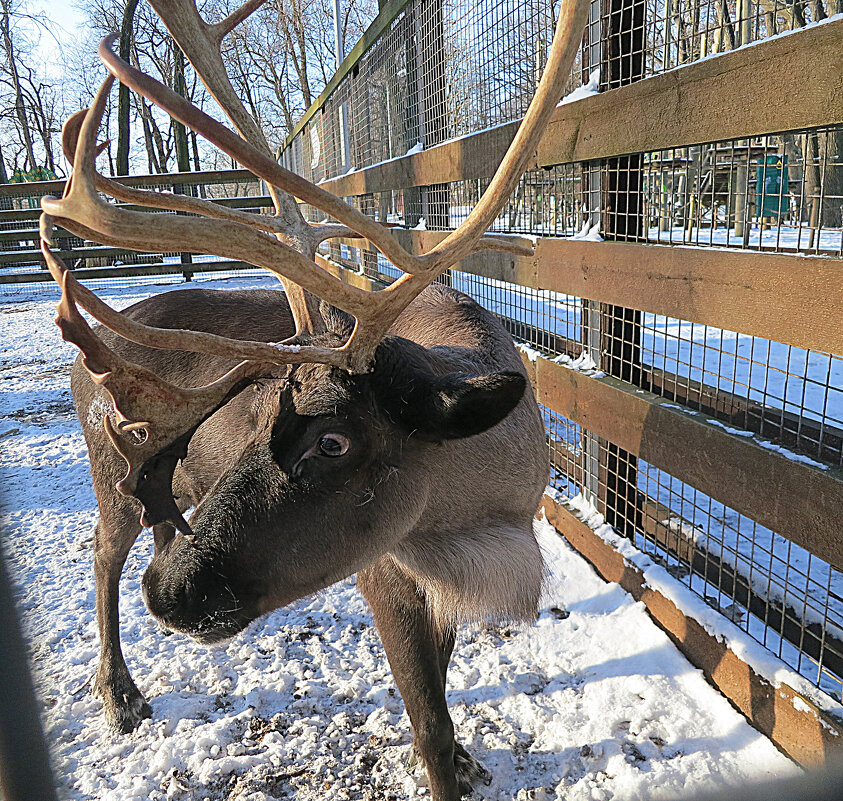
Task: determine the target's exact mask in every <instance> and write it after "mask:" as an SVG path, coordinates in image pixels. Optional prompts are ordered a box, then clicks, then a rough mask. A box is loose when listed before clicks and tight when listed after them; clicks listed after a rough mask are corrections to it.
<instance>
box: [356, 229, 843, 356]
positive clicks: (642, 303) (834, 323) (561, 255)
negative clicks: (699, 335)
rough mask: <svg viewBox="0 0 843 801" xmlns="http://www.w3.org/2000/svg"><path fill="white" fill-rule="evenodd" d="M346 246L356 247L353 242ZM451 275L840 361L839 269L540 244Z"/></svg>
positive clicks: (414, 241)
mask: <svg viewBox="0 0 843 801" xmlns="http://www.w3.org/2000/svg"><path fill="white" fill-rule="evenodd" d="M449 233H450V232H449V231H407V230H404V229H400V228H395V229H392V234H393V235H394V236H395V237H397V238H398V240H399V241H400V242H401V244H402V245H403V246H404V247H405V248H407V249H409V250H411V251H412V252H413V253H424V252H426V251H428V250H430V249H431V248H432V247H434V246H435V245H436V244H438V243H439V242H441V241H442V240H443V239H444V238H445V237H446V236H447V235H448V234H449ZM511 238H512V240H513V241H514V242H518V243H520V244H524V245H529V244H530V242H531V240H530V239H528V238H527V237H511ZM347 244H349V245H352V246H356V247H360V240H356V243H355V241H352V240H347ZM455 269H459V270H462V271H463V272H468V273H472V274H473V275H481V276H484V277H486V278H493V279H496V280H500V281H508V282H510V283H514V284H520V285H522V286H526V287H531V288H533V289H549V290H552V291H554V292H561V293H564V294H569V295H574V296H576V297H585V298H589V299H590V300H596V301H602V302H604V303H610V304H617V305H625V306H630V307H632V308H635V309H639V310H641V311H645V312H651V313H653V314H664V315H667V316H669V317H676V318H678V319H680V320H689V321H691V322H695V323H701V324H703V325H711V326H716V327H717V328H725V329H728V330H730V331H739V332H740V333H743V334H749V335H752V336H758V337H762V338H764V339H772V340H775V341H776V342H784V343H786V344H788V345H794V346H796V347H800V348H810V349H812V350H820V351H825V352H827V353H843V325H841V324H840V309H841V308H843V280H841V275H843V260H841V259H835V258H827V257H823V256H797V255H791V254H781V253H759V252H755V251H727V250H721V249H719V248H686V247H676V246H671V245H644V244H636V243H628V242H581V241H576V240H571V239H558V238H547V239H539V240H537V242H536V247H535V253H534V255H533V256H513V255H512V254H509V253H499V252H491V251H489V252H484V253H479V254H477V255H474V256H470V257H469V258H467V259H464V260H463V261H462V262H460V263H459V264H458V265H457V266H456V268H455Z"/></svg>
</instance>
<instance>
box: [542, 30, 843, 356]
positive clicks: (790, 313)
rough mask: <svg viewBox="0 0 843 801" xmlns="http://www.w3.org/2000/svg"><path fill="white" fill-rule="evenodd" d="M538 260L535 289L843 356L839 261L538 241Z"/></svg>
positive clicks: (842, 286) (842, 276)
mask: <svg viewBox="0 0 843 801" xmlns="http://www.w3.org/2000/svg"><path fill="white" fill-rule="evenodd" d="M841 33H843V31H842V32H841ZM536 263H537V264H536V269H537V277H536V285H537V286H538V287H539V288H541V289H552V290H554V291H556V292H565V293H568V294H571V295H576V296H578V297H586V298H590V299H591V300H599V301H602V302H604V303H613V304H617V305H619V306H627V307H630V308H633V309H640V310H641V311H647V312H652V313H653V314H663V315H666V316H668V317H675V318H678V319H680V320H689V321H691V322H695V323H702V324H704V325H711V326H716V327H717V328H725V329H728V330H729V331H740V332H741V333H744V334H752V335H755V336H759V337H762V338H764V339H772V340H775V341H777V342H785V343H787V344H789V345H796V346H798V347H802V348H810V349H815V350H821V351H826V352H829V353H843V325H841V309H843V260H841V259H834V258H826V257H821V256H794V255H789V254H787V255H784V254H773V253H757V252H752V251H725V250H719V249H714V248H711V249H706V248H686V247H672V246H669V245H643V244H629V243H624V242H576V241H570V240H558V239H557V240H554V239H543V240H540V242H539V243H538V247H537V248H536Z"/></svg>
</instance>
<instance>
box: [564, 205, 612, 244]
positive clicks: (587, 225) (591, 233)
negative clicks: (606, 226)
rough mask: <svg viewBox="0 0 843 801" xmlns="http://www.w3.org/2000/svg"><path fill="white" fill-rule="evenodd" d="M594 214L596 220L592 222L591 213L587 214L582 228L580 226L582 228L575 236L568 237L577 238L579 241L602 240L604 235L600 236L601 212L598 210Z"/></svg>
mask: <svg viewBox="0 0 843 801" xmlns="http://www.w3.org/2000/svg"><path fill="white" fill-rule="evenodd" d="M593 216H594V217H595V220H594V222H591V215H586V219H585V222H584V223H583V224H582V228H580V230H579V231H578V232H577V233H575V234H574V235H573V236H569V237H567V239H570V240H576V241H578V242H602V241H603V237H602V236H600V213H599V212H597V213H596V214H595V215H593Z"/></svg>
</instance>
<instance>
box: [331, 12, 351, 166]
mask: <svg viewBox="0 0 843 801" xmlns="http://www.w3.org/2000/svg"><path fill="white" fill-rule="evenodd" d="M334 52H335V53H336V58H335V61H336V64H335V67H336V70H337V71H338V72H339V68H340V65H341V64H342V61H343V41H342V24H341V22H340V0H334ZM339 126H340V148H341V158H342V166H341V167H340V170H341V173H342V174H343V175H344V174H345V173H347V172H348V171H349V170H350V169H351V163H350V162H351V146H350V143H349V138H348V104H347V103H340V108H339Z"/></svg>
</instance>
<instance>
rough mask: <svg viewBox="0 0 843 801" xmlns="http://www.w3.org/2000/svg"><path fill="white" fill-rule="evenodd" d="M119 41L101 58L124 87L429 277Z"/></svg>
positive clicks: (371, 226) (390, 241) (356, 215)
mask: <svg viewBox="0 0 843 801" xmlns="http://www.w3.org/2000/svg"><path fill="white" fill-rule="evenodd" d="M114 41H115V37H114V35H112V36H109V37H107V38H105V39H103V41H102V42H101V43H100V46H99V56H100V59H101V60H102V62H103V63H104V64H105V66H106V67H107V69H108V71H109V72H110V73H111V74H112V75H113V76H114V77H115V78H117V79H118V80H119V81H120V82H121V83H123V84H125V85H126V86H129V87H130V88H132V89H134V91H136V92H138V93H139V94H141V95H143V96H144V97H145V98H147V100H149V101H151V102H152V103H155V105H157V106H159V107H160V108H161V109H163V110H164V111H166V112H167V113H168V114H169V115H170V116H171V117H173V118H175V119H177V120H179V122H182V123H183V124H184V125H187V126H188V127H189V128H191V129H192V130H194V131H197V132H198V133H200V134H202V136H204V137H205V138H206V139H207V140H208V141H210V142H212V143H213V144H214V145H216V146H217V147H218V148H219V149H220V150H222V151H223V152H224V153H227V154H228V155H229V156H231V157H232V158H233V159H235V160H236V161H238V162H239V163H240V164H242V165H243V166H244V167H246V169H248V170H250V171H251V172H252V173H254V174H255V175H257V176H258V177H259V178H262V179H263V180H264V181H266V182H267V183H268V184H270V185H272V186H277V187H279V188H281V189H284V190H286V191H288V192H290V193H291V194H292V195H294V196H295V197H297V198H299V199H300V200H303V201H304V202H305V203H309V204H310V205H311V206H315V207H316V208H318V209H321V210H322V211H324V212H325V213H326V214H329V215H330V216H331V217H333V218H334V219H335V220H338V221H339V222H341V223H342V224H344V225H346V226H348V227H349V228H350V229H351V230H352V231H355V232H356V233H358V234H360V235H361V236H363V237H365V238H366V239H368V240H369V241H370V242H371V243H372V244H373V245H375V247H377V248H378V250H380V251H381V253H383V255H384V256H386V258H388V259H389V260H390V261H391V262H392V263H393V264H394V265H395V266H396V267H398V268H399V269H401V270H403V271H404V272H406V273H416V272H425V271H426V270H427V269H428V260H427V259H426V257H417V256H413V255H411V254H410V253H408V252H407V251H406V250H405V249H404V248H403V247H402V246H401V244H400V243H399V242H398V240H397V239H395V237H393V236H392V235H391V234H389V232H388V230H387V229H386V228H384V227H383V226H382V225H380V224H379V223H377V222H375V221H374V220H372V219H371V218H369V217H366V216H365V215H364V214H362V213H360V212H359V211H357V209H355V208H353V207H352V206H349V205H348V204H347V203H345V202H344V201H342V200H341V199H340V198H338V197H336V196H335V195H332V194H331V193H330V192H327V191H325V190H324V189H321V188H319V187H318V186H315V185H314V184H312V183H311V182H310V181H307V180H305V179H304V178H302V177H301V176H299V175H296V174H295V173H294V172H290V171H289V170H287V169H285V168H284V167H282V166H281V165H280V164H277V163H276V162H275V161H274V160H273V159H272V158H270V157H269V156H267V155H264V154H263V153H261V152H260V151H259V150H258V149H257V148H255V147H253V146H250V144H249V143H248V142H245V141H243V139H241V138H240V137H239V136H237V135H236V134H234V133H233V132H232V131H230V130H229V129H228V128H226V127H225V126H224V125H221V124H220V123H219V122H217V121H216V120H215V119H213V117H210V116H208V115H207V114H205V113H204V112H203V111H201V110H200V109H198V108H196V106H194V105H192V104H191V103H189V102H188V101H187V100H185V99H184V98H183V97H181V96H180V95H178V94H176V93H175V92H173V91H172V90H171V89H168V88H167V87H166V86H164V85H162V84H160V83H159V82H158V81H156V80H155V79H154V78H151V77H149V76H148V75H145V74H144V73H143V72H141V71H140V70H138V69H136V68H135V67H133V66H132V65H131V64H127V63H126V62H125V61H123V59H121V58H120V57H119V56H118V55H117V54H116V53H114V51H113V50H112V49H111V47H112V44H113V43H114ZM325 299H327V298H325Z"/></svg>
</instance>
